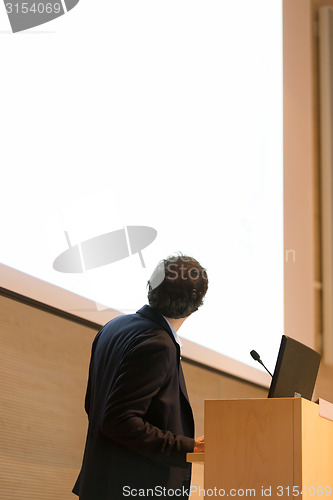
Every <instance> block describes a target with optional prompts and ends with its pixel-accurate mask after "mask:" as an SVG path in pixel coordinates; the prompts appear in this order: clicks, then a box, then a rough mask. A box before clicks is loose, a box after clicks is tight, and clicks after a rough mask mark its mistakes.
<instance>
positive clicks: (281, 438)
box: [188, 398, 333, 500]
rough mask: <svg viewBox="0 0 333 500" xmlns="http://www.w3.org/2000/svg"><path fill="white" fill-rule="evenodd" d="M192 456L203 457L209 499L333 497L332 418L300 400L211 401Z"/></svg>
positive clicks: (311, 404) (314, 405) (189, 457)
mask: <svg viewBox="0 0 333 500" xmlns="http://www.w3.org/2000/svg"><path fill="white" fill-rule="evenodd" d="M200 455H201V457H200ZM188 460H189V461H192V462H198V461H200V460H202V461H204V490H205V498H206V499H207V498H209V497H215V498H216V497H217V498H220V497H222V496H225V497H226V496H229V497H232V496H234V497H236V498H239V497H250V496H251V497H256V498H258V497H259V498H265V497H269V498H271V499H272V498H274V499H278V498H281V497H282V498H287V497H289V498H290V497H296V496H297V497H298V498H299V499H308V500H309V499H311V498H319V497H320V498H327V497H333V422H332V421H331V420H328V419H326V418H323V417H321V416H319V406H318V405H317V404H315V403H312V402H311V401H308V400H306V399H302V398H279V399H242V400H238V399H234V400H230V399H229V400H208V401H205V453H204V454H198V455H196V454H193V453H192V454H189V455H188ZM201 497H202V498H203V494H202V495H201Z"/></svg>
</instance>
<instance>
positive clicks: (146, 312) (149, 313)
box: [137, 305, 180, 355]
mask: <svg viewBox="0 0 333 500" xmlns="http://www.w3.org/2000/svg"><path fill="white" fill-rule="evenodd" d="M137 314H141V315H142V316H144V317H145V318H148V319H150V320H151V321H153V322H154V323H157V324H158V325H159V326H160V327H162V328H163V330H165V331H166V332H167V333H168V334H169V335H170V337H171V338H172V340H173V342H174V343H175V344H176V347H177V350H179V355H180V347H179V344H178V343H177V342H176V339H175V337H174V335H173V333H172V331H171V328H170V326H169V325H168V322H167V321H166V320H165V319H164V318H163V316H161V315H160V314H158V313H157V312H155V311H154V310H153V309H152V308H151V307H150V306H148V305H145V306H143V307H141V309H139V310H138V311H137Z"/></svg>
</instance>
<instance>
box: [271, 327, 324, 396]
mask: <svg viewBox="0 0 333 500" xmlns="http://www.w3.org/2000/svg"><path fill="white" fill-rule="evenodd" d="M320 359H321V356H320V354H318V352H316V351H314V350H313V349H310V347H307V346H306V345H304V344H302V343H301V342H298V341H297V340H294V339H292V338H291V337H287V336H285V335H282V339H281V345H280V350H279V354H278V358H277V362H276V366H275V370H274V374H273V378H272V383H271V386H270V389H269V393H268V397H269V398H287V397H294V396H295V395H296V396H297V395H300V396H302V397H303V398H305V399H309V400H311V398H312V393H313V389H314V386H315V382H316V378H317V374H318V370H319V364H320Z"/></svg>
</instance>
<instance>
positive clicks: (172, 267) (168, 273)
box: [147, 254, 208, 319]
mask: <svg viewBox="0 0 333 500" xmlns="http://www.w3.org/2000/svg"><path fill="white" fill-rule="evenodd" d="M147 285H148V301H149V305H150V307H151V308H152V309H153V310H155V311H156V312H157V313H159V314H161V315H163V316H166V317H167V318H175V319H178V318H185V317H186V316H189V315H190V314H192V313H193V312H194V311H197V310H198V309H199V307H200V306H201V305H202V304H203V299H204V296H205V294H206V292H207V289H208V276H207V272H206V269H205V268H204V267H202V266H201V265H200V264H199V262H198V261H197V260H195V259H193V258H192V257H188V256H187V255H182V254H179V255H177V256H170V257H167V258H166V259H164V260H162V261H161V262H160V263H159V264H158V265H157V267H156V268H155V270H154V272H153V274H152V276H151V278H150V280H149V281H148V283H147Z"/></svg>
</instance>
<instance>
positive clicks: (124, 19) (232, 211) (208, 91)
mask: <svg viewBox="0 0 333 500" xmlns="http://www.w3.org/2000/svg"><path fill="white" fill-rule="evenodd" d="M0 22H1V26H0V28H1V33H0V36H1V42H2V74H3V78H2V82H1V86H2V92H1V95H0V101H1V125H0V126H1V152H0V155H1V165H2V172H3V173H2V182H1V198H0V203H1V214H2V217H1V246H0V254H1V255H0V258H1V262H2V263H3V264H5V265H6V266H9V267H12V268H14V269H16V270H20V271H22V272H24V273H26V274H28V275H31V276H34V277H36V278H39V279H40V280H42V281H44V282H48V283H51V284H54V285H57V286H58V287H61V288H63V289H65V290H69V291H71V292H73V293H75V294H78V295H80V296H82V297H87V298H89V299H91V300H93V301H94V302H96V308H97V309H98V308H101V307H102V306H101V304H103V305H104V306H108V307H111V308H114V309H118V310H120V311H121V312H124V313H129V312H133V311H136V310H137V309H139V308H140V307H141V306H142V305H143V304H144V303H146V281H147V279H148V278H149V276H150V275H151V272H152V270H153V269H154V267H155V266H156V264H157V263H158V261H159V260H160V259H161V258H163V257H166V256H167V255H170V254H173V253H175V252H178V251H179V252H182V253H184V254H189V255H191V256H193V257H195V258H196V259H198V260H199V261H200V262H201V264H202V265H203V266H204V267H206V269H207V272H208V275H209V290H208V294H207V297H206V301H205V305H204V306H203V307H202V308H201V309H200V310H199V311H198V312H196V313H195V314H193V316H191V317H190V318H189V319H188V320H187V321H186V322H185V323H184V325H183V326H182V328H181V330H180V331H179V333H180V335H181V337H182V338H183V339H184V341H185V344H186V346H189V345H190V344H189V343H188V342H187V341H192V342H194V343H195V344H198V345H199V346H202V353H204V352H211V351H214V352H216V353H218V354H216V356H217V355H220V354H221V355H224V357H221V358H220V359H221V364H220V365H219V366H220V369H221V370H223V369H224V365H223V360H229V361H230V359H231V360H235V363H236V364H237V363H238V364H237V366H245V365H247V366H250V367H255V370H254V368H253V370H254V371H256V372H257V373H258V374H259V375H261V374H262V372H261V368H260V367H259V365H258V367H257V366H255V362H254V361H253V360H252V359H251V357H250V355H249V351H250V350H251V349H256V350H258V351H259V352H260V354H261V357H262V359H263V360H264V362H265V364H266V365H267V366H268V368H269V369H271V370H273V369H274V365H275V360H276V357H277V352H278V348H279V343H280V339H281V335H282V334H283V192H282V188H283V169H282V2H281V0H269V1H267V0H253V1H249V0H239V1H237V2H230V1H226V0H210V1H208V2H207V1H197V0H191V1H188V0H177V1H174V0H169V1H168V2H165V1H160V0H151V1H147V0H139V1H138V0H135V1H133V0H126V1H124V0H121V1H119V0H114V1H111V2H110V1H109V0H100V1H99V2H98V5H97V4H96V3H94V2H89V1H88V0H81V1H80V2H79V3H78V5H77V6H76V7H75V8H74V9H73V10H71V11H70V12H68V13H67V14H66V15H64V16H61V17H59V18H58V19H55V20H53V21H51V22H49V23H47V24H44V25H42V26H39V27H36V28H34V29H31V30H27V31H22V32H19V33H15V34H13V33H12V32H11V31H10V25H9V21H8V18H7V16H6V11H5V9H3V11H1V14H0ZM143 226H145V227H148V228H152V230H151V231H149V230H147V232H141V233H140V231H141V229H142V227H143ZM133 227H134V229H133ZM140 228H141V229H140ZM106 234H108V235H109V237H108V238H107V239H106V240H103V239H99V240H98V241H99V242H100V243H103V244H101V245H99V250H98V251H100V252H101V254H103V252H104V254H105V252H106V248H110V251H111V249H112V252H113V253H112V255H114V257H113V258H112V259H110V260H112V261H111V262H109V263H104V264H103V265H100V266H98V267H93V268H91V269H82V272H66V273H64V272H61V271H59V270H55V269H54V267H53V263H54V261H55V259H56V258H57V257H58V256H59V255H60V254H62V253H63V252H65V251H66V250H68V249H69V248H70V247H75V248H76V249H77V251H78V252H80V249H81V250H82V247H81V246H80V245H79V244H81V243H83V242H85V241H87V240H92V239H94V238H95V240H94V241H97V240H96V238H98V237H101V235H106ZM110 235H111V236H110ZM142 235H143V236H142ZM124 238H125V240H124ZM124 241H126V243H127V247H126V248H127V249H128V248H130V250H132V251H130V252H128V251H127V253H126V250H124V249H123V248H120V245H122V244H123V243H124ZM94 248H95V247H94ZM139 250H141V251H139ZM96 251H97V250H96ZM131 253H132V255H131ZM98 259H99V257H98ZM98 259H97V260H98ZM101 259H102V257H101ZM102 260H103V259H102ZM193 345H194V344H193ZM190 350H191V349H190ZM208 350H211V351H208ZM229 358H230V359H229ZM198 359H199V360H200V353H199V355H198ZM215 359H217V358H215ZM229 361H228V363H229ZM257 368H258V370H257ZM258 380H259V379H258ZM265 380H266V379H265Z"/></svg>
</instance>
